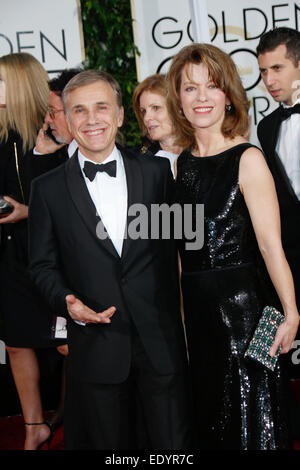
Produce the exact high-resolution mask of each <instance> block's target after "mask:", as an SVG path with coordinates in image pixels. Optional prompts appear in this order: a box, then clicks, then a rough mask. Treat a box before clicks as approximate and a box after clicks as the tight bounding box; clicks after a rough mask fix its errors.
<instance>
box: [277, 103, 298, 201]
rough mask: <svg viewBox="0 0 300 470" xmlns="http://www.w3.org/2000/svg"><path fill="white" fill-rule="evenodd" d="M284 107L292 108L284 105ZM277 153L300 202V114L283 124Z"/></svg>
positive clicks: (293, 115)
mask: <svg viewBox="0 0 300 470" xmlns="http://www.w3.org/2000/svg"><path fill="white" fill-rule="evenodd" d="M296 103H300V99H298V100H297V101H296V102H295V103H294V104H296ZM283 106H284V107H285V108H289V107H290V106H286V105H284V104H283ZM276 151H277V153H278V155H279V157H280V159H281V161H282V164H283V166H284V168H285V171H286V174H287V176H288V177H289V180H290V183H291V185H292V187H293V189H294V191H295V194H296V196H297V198H298V199H299V200H300V114H292V115H291V116H290V117H289V118H288V119H285V120H284V121H283V122H282V123H281V126H280V129H279V134H278V140H277V145H276Z"/></svg>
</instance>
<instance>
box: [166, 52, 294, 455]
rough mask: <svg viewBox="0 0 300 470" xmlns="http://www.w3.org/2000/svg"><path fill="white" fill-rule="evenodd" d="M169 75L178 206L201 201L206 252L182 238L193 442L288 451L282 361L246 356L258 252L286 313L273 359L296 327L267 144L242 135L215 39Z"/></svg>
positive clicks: (225, 59) (237, 96)
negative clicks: (267, 363) (271, 367)
mask: <svg viewBox="0 0 300 470" xmlns="http://www.w3.org/2000/svg"><path fill="white" fill-rule="evenodd" d="M168 79H169V103H168V104H169V110H170V115H172V116H173V117H174V121H175V128H176V135H178V138H179V139H178V140H179V143H180V144H181V145H183V146H184V147H185V148H188V149H187V150H185V151H184V152H183V153H182V154H181V155H180V156H179V157H178V160H177V183H176V185H177V202H179V203H180V204H192V205H193V207H195V205H196V204H204V246H203V248H202V249H201V250H197V251H194V250H187V249H186V248H185V240H183V242H182V243H181V244H180V255H181V265H182V291H183V302H184V315H185V323H186V332H187V342H188V349H189V358H190V365H191V374H192V387H193V396H194V403H195V425H196V429H197V443H196V444H197V446H199V447H200V448H201V447H202V448H204V449H244V450H249V449H278V448H286V447H289V445H290V443H289V442H288V435H287V429H286V424H285V423H286V421H285V412H284V404H283V395H284V382H283V379H282V373H281V366H280V362H281V361H280V360H279V363H278V365H277V368H276V371H275V372H274V373H271V372H267V371H266V370H265V369H263V367H262V366H260V365H259V364H257V363H254V362H252V363H251V362H247V361H246V360H245V359H244V353H245V350H246V348H247V346H248V344H249V342H250V339H251V337H252V335H253V333H254V330H255V327H256V325H257V323H258V320H259V317H260V315H261V312H262V310H263V308H264V307H265V305H266V303H265V302H267V300H266V298H265V293H266V292H265V291H264V288H263V284H262V278H261V277H260V275H259V274H258V272H259V260H260V258H261V255H262V257H263V260H264V262H265V266H266V268H267V270H268V273H269V276H270V278H271V280H272V282H273V285H274V287H275V289H276V291H277V294H278V297H279V299H280V302H281V308H282V310H283V312H284V314H285V321H284V322H283V323H282V324H281V325H280V327H279V328H278V331H277V334H276V338H275V341H274V343H273V345H272V348H271V350H270V354H271V355H273V354H274V352H275V351H276V350H277V348H278V346H279V345H281V346H282V350H281V353H286V352H288V351H289V349H290V348H291V346H292V343H293V340H294V338H295V335H296V332H297V328H298V325H299V314H298V311H297V307H296V303H295V294H294V287H293V279H292V276H291V272H290V269H289V266H288V264H287V261H286V258H285V255H284V252H283V249H282V245H281V236H280V222H279V210H278V202H277V196H276V192H275V188H274V182H273V179H272V176H271V174H270V171H269V169H268V167H267V164H266V162H265V160H264V157H263V155H262V153H261V152H260V150H259V149H257V148H256V147H254V146H252V145H250V144H249V143H247V142H246V140H245V139H244V138H243V137H241V136H242V135H243V134H244V133H245V132H246V130H247V126H248V118H247V114H248V101H247V97H246V93H245V91H244V89H243V87H242V84H241V81H240V78H239V76H238V73H237V70H236V68H235V65H234V63H233V61H232V59H231V58H230V57H229V56H228V55H227V54H225V53H224V52H222V51H221V50H220V49H218V48H216V47H214V46H212V45H204V44H201V45H200V44H194V45H191V46H187V47H186V48H184V49H183V50H181V51H180V52H179V53H178V54H177V56H175V57H174V59H173V62H172V64H171V67H170V70H169V74H168ZM256 260H257V262H256ZM268 301H269V299H268Z"/></svg>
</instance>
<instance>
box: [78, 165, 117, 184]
mask: <svg viewBox="0 0 300 470" xmlns="http://www.w3.org/2000/svg"><path fill="white" fill-rule="evenodd" d="M83 171H84V173H85V176H86V177H87V178H88V179H89V180H90V181H93V180H94V179H95V176H96V173H97V172H98V171H100V172H102V171H105V172H106V173H107V174H108V175H109V176H112V177H113V178H115V177H116V174H117V162H116V160H112V161H111V162H108V163H102V164H98V163H92V162H87V161H86V162H85V163H84V167H83Z"/></svg>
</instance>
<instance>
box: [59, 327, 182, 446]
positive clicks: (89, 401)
mask: <svg viewBox="0 0 300 470" xmlns="http://www.w3.org/2000/svg"><path fill="white" fill-rule="evenodd" d="M64 416H65V423H64V436H65V449H66V450H107V449H114V450H118V449H119V450H125V449H139V448H147V449H158V450H159V449H167V450H179V449H188V448H190V447H191V443H190V430H189V427H190V415H189V399H188V383H187V376H186V371H182V370H181V371H180V372H178V373H175V374H171V375H159V374H157V372H156V371H155V369H154V368H153V366H152V364H151V363H150V361H149V359H148V357H147V355H146V352H145V350H144V347H143V345H142V343H141V341H140V339H139V337H138V334H137V332H136V330H135V329H133V335H132V364H131V371H130V374H129V377H128V379H127V380H126V381H125V382H123V383H120V384H113V385H111V384H95V383H84V382H81V381H79V380H77V379H74V378H73V377H69V376H67V390H66V403H65V412H64Z"/></svg>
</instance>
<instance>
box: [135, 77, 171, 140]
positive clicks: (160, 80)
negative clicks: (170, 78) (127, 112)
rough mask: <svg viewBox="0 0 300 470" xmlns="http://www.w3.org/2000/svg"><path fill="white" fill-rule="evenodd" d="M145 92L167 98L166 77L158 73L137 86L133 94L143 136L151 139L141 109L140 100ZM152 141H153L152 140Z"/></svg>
mask: <svg viewBox="0 0 300 470" xmlns="http://www.w3.org/2000/svg"><path fill="white" fill-rule="evenodd" d="M144 91H151V92H152V93H157V94H158V95H160V96H162V97H163V98H165V99H166V98H167V83H166V77H165V75H163V74H159V73H156V74H154V75H150V76H149V77H147V78H145V80H143V81H142V82H141V83H139V84H138V85H137V87H136V88H135V90H134V93H133V99H132V101H133V108H134V112H135V115H136V119H137V122H138V125H139V128H140V131H141V134H142V136H143V137H144V136H147V137H148V138H149V139H150V137H149V135H148V131H147V128H146V126H145V124H144V119H143V115H142V112H141V108H140V98H141V96H142V94H143V93H144ZM150 140H151V139H150Z"/></svg>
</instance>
